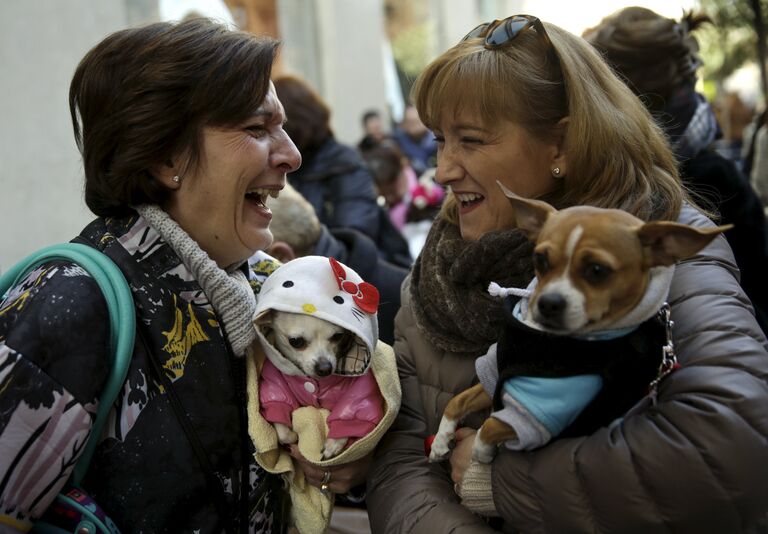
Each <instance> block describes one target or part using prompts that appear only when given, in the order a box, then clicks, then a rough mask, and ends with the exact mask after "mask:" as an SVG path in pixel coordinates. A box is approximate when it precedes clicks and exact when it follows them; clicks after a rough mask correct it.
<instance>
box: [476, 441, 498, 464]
mask: <svg viewBox="0 0 768 534" xmlns="http://www.w3.org/2000/svg"><path fill="white" fill-rule="evenodd" d="M496 450H497V447H496V445H494V444H492V443H483V442H482V441H481V440H480V438H476V439H475V443H474V445H473V446H472V459H473V460H475V461H476V462H480V463H481V464H489V463H491V461H492V460H493V457H494V456H496Z"/></svg>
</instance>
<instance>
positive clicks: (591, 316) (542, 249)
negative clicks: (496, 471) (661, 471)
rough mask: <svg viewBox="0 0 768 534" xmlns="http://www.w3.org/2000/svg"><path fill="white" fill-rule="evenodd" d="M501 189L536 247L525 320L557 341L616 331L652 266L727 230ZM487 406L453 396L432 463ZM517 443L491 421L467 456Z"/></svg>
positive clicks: (478, 399) (478, 388)
mask: <svg viewBox="0 0 768 534" xmlns="http://www.w3.org/2000/svg"><path fill="white" fill-rule="evenodd" d="M499 187H501V189H502V190H503V191H504V193H505V195H506V196H507V197H508V198H509V201H510V204H511V206H512V209H513V210H514V213H515V218H516V225H517V227H518V228H520V229H521V230H522V231H523V232H525V234H526V235H527V236H528V238H529V239H530V240H532V241H534V242H535V248H534V254H533V263H534V268H535V271H536V278H537V283H536V286H535V289H533V291H532V293H531V294H530V297H529V301H528V308H527V312H526V314H525V316H524V319H525V321H526V322H529V323H533V324H535V325H537V328H538V329H540V330H543V331H546V332H550V333H553V334H557V335H562V336H573V335H575V334H576V335H583V334H586V333H590V332H591V333H595V332H603V331H606V330H610V329H611V328H614V325H616V324H617V323H619V324H620V322H621V321H620V320H621V319H622V318H623V317H625V316H627V314H628V313H629V312H630V311H632V310H633V308H635V307H636V306H637V305H638V303H640V302H641V299H642V298H643V295H644V293H645V292H646V289H647V287H648V285H649V278H650V276H649V271H650V269H651V268H653V267H657V266H671V265H673V264H675V263H676V262H678V261H680V260H683V259H685V258H689V257H691V256H692V255H694V254H695V253H696V252H698V251H699V250H701V249H702V248H704V247H705V246H706V245H708V244H709V243H710V242H711V241H712V240H713V239H714V238H715V237H716V236H717V235H719V234H720V233H721V232H724V231H725V230H728V229H729V228H731V225H728V226H719V227H715V228H693V227H690V226H686V225H683V224H678V223H675V222H668V221H653V222H644V221H642V220H640V219H638V218H637V217H635V216H633V215H631V214H629V213H627V212H625V211H621V210H616V209H601V208H595V207H590V206H577V207H571V208H567V209H563V210H560V211H558V210H556V209H555V208H554V207H552V206H550V205H549V204H547V203H546V202H542V201H539V200H529V199H525V198H522V197H519V196H517V195H515V194H514V193H512V192H511V191H510V190H508V189H507V188H505V187H504V186H503V185H502V184H501V183H499ZM492 285H493V284H492ZM663 297H664V298H666V292H665V293H664V296H663ZM656 309H657V310H658V308H656ZM660 353H661V350H660V349H659V354H660ZM638 400H639V399H638ZM491 405H492V398H491V396H490V395H489V394H488V393H487V392H486V390H485V389H484V388H483V385H482V384H477V385H475V386H473V387H471V388H469V389H467V390H465V391H464V392H462V393H460V394H459V395H457V396H456V397H454V398H453V399H451V401H450V402H449V403H448V404H447V406H446V408H445V412H444V414H443V418H442V420H441V422H440V426H439V430H438V433H437V435H436V436H435V438H434V441H433V443H432V444H431V452H430V454H429V459H430V461H439V460H442V459H444V458H445V456H446V455H447V454H448V452H449V450H450V446H451V443H452V441H453V439H454V434H455V431H456V427H457V425H458V423H459V421H460V420H461V419H462V418H463V417H464V416H465V415H466V414H468V413H470V412H475V411H477V410H481V409H486V408H489V407H491ZM622 413H623V412H622ZM609 422H610V421H605V422H604V423H605V424H607V423H609ZM516 438H517V435H516V432H515V431H514V430H513V429H512V428H511V427H510V426H509V425H507V424H506V423H504V422H502V421H501V420H499V419H496V418H495V417H489V418H488V419H487V420H486V421H485V422H484V423H483V425H482V426H481V428H480V430H479V431H478V434H477V436H476V438H475V443H474V448H473V451H472V457H473V459H474V460H477V461H480V462H483V463H488V462H490V461H491V460H492V459H493V457H494V456H495V454H496V450H497V446H498V445H499V444H500V443H502V442H504V441H507V440H510V439H516Z"/></svg>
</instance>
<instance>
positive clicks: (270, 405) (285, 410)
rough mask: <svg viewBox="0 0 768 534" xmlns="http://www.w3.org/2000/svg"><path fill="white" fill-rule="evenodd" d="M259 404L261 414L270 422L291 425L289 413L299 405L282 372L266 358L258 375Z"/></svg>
mask: <svg viewBox="0 0 768 534" xmlns="http://www.w3.org/2000/svg"><path fill="white" fill-rule="evenodd" d="M259 404H260V407H261V416H262V417H263V418H264V419H266V420H267V421H269V422H270V423H282V424H284V425H285V426H287V427H291V426H293V424H292V419H291V414H293V411H294V410H295V409H296V408H298V407H299V402H298V400H297V399H296V397H295V396H294V395H293V393H292V392H291V389H290V387H288V383H287V382H286V381H285V377H284V376H283V374H282V373H281V372H280V371H278V369H277V367H275V366H274V365H273V364H272V362H270V361H269V360H268V359H267V360H266V361H265V362H264V367H263V368H262V369H261V375H260V376H259Z"/></svg>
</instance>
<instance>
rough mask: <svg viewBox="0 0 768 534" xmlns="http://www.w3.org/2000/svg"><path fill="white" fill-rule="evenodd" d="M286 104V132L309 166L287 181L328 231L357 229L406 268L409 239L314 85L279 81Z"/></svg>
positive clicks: (292, 79) (279, 93) (279, 92)
mask: <svg viewBox="0 0 768 534" xmlns="http://www.w3.org/2000/svg"><path fill="white" fill-rule="evenodd" d="M275 89H276V91H277V96H278V97H279V98H280V101H281V102H282V103H283V105H284V106H285V114H286V116H287V117H288V122H287V123H286V125H285V130H286V131H287V132H288V135H290V136H291V139H293V142H294V143H296V146H297V147H298V148H299V150H300V151H301V154H302V156H303V158H304V164H303V165H302V167H301V169H299V170H298V171H296V172H292V173H291V174H290V175H289V176H288V180H289V181H290V183H291V185H292V186H293V187H295V188H296V190H297V191H298V192H299V193H301V195H302V196H303V197H304V198H306V199H307V201H309V203H310V204H312V207H313V208H315V212H317V216H318V217H319V218H320V222H321V223H323V224H324V225H326V226H327V227H328V228H331V229H333V228H352V229H354V230H358V231H360V232H362V233H364V234H366V235H367V236H368V237H370V238H371V239H373V241H374V242H375V243H376V244H377V246H378V248H379V252H380V254H381V256H382V257H383V258H384V259H386V260H387V261H390V262H392V263H394V264H396V265H400V266H401V267H409V266H410V265H411V262H412V259H411V256H410V252H409V251H408V243H407V242H406V241H405V238H403V236H402V235H401V234H400V233H399V232H398V230H397V229H396V228H394V227H393V226H392V223H391V222H390V221H389V219H388V218H387V215H386V213H385V212H384V211H383V210H382V208H381V207H380V206H379V205H378V204H377V202H376V196H377V195H376V190H375V188H374V179H373V175H372V174H371V171H370V169H369V168H368V167H367V166H366V164H365V162H364V161H363V159H362V157H361V156H360V154H359V153H358V152H357V151H356V150H355V149H354V148H352V147H349V146H347V145H345V144H343V143H340V142H339V141H337V140H336V138H335V137H334V135H333V131H332V130H331V126H330V118H331V111H330V109H328V106H327V105H326V103H325V102H323V100H322V98H321V97H320V95H318V94H317V93H316V92H315V91H314V90H313V89H312V87H310V86H309V85H308V84H307V83H306V82H305V81H304V80H301V79H299V78H296V77H293V76H284V77H280V78H277V79H275Z"/></svg>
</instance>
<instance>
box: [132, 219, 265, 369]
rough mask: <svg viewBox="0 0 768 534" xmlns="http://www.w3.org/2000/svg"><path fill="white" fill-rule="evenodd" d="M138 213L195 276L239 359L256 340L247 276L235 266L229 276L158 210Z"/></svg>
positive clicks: (251, 293) (252, 300) (250, 291)
mask: <svg viewBox="0 0 768 534" xmlns="http://www.w3.org/2000/svg"><path fill="white" fill-rule="evenodd" d="M136 211H138V212H139V214H140V215H141V216H142V217H144V219H145V220H146V221H147V222H148V223H149V225H150V226H151V227H152V228H154V229H155V231H157V233H158V234H160V237H162V238H163V240H164V241H165V242H166V243H168V245H169V246H170V247H171V248H172V249H173V251H174V252H176V254H177V255H178V256H179V258H181V261H182V262H183V263H184V265H185V266H186V267H187V269H189V270H190V271H191V272H192V274H193V275H194V277H195V279H196V280H197V282H198V283H199V284H200V287H201V288H202V289H203V292H204V293H205V296H206V297H208V300H209V301H210V303H211V305H212V306H213V309H214V310H215V311H216V313H217V314H218V315H219V318H220V319H221V322H222V323H223V324H224V329H225V332H226V335H227V339H228V340H229V344H230V345H231V347H232V351H233V352H234V353H235V355H237V356H242V355H243V354H245V350H246V348H248V346H249V345H250V344H251V342H253V341H254V340H255V339H256V330H255V329H254V327H253V324H252V323H251V318H252V317H253V313H254V312H255V311H256V297H255V296H254V294H253V289H251V286H250V284H249V283H248V279H247V278H246V276H245V274H244V273H243V272H242V271H241V270H240V269H239V268H238V267H239V266H233V268H232V270H231V271H230V272H227V271H225V270H223V269H221V268H220V267H219V266H218V265H216V262H215V261H213V260H212V259H211V258H210V257H209V256H208V254H207V253H206V252H205V251H204V250H203V249H201V248H200V246H199V245H198V244H197V242H196V241H195V240H194V239H192V238H191V237H190V236H189V234H187V233H186V232H185V231H184V230H183V229H182V228H181V227H180V226H179V225H178V224H177V223H176V221H174V220H173V219H171V217H170V216H169V215H168V214H167V213H166V212H164V211H163V210H162V209H160V208H159V207H158V206H153V205H143V206H138V207H137V208H136Z"/></svg>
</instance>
